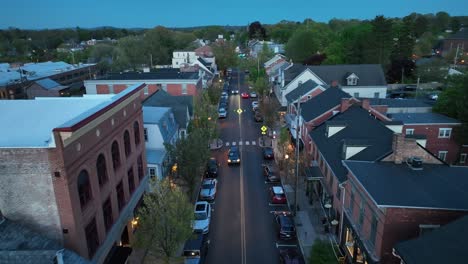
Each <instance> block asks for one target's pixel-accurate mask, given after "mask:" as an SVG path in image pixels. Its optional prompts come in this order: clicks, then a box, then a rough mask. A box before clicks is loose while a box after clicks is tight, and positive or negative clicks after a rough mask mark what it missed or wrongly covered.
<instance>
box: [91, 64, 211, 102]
mask: <svg viewBox="0 0 468 264" xmlns="http://www.w3.org/2000/svg"><path fill="white" fill-rule="evenodd" d="M138 83H145V84H146V86H145V87H144V89H143V90H144V92H143V96H144V97H145V98H146V97H148V96H150V95H152V94H153V93H155V92H156V91H157V90H158V89H161V90H163V91H166V92H167V93H169V94H170V95H176V96H177V95H196V94H197V93H199V91H200V90H201V89H202V88H203V87H202V86H203V81H202V78H201V75H200V74H199V73H198V72H181V71H179V69H159V70H156V71H154V72H142V73H140V72H123V73H110V74H108V75H107V76H104V77H101V78H99V79H96V80H87V81H85V87H86V93H87V94H117V93H120V92H121V91H123V90H125V89H126V88H127V87H129V86H132V85H135V84H138Z"/></svg>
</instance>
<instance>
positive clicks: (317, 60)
mask: <svg viewBox="0 0 468 264" xmlns="http://www.w3.org/2000/svg"><path fill="white" fill-rule="evenodd" d="M326 59H327V54H320V53H317V54H314V55H312V56H310V57H309V58H306V59H305V60H304V62H303V63H304V65H320V64H322V62H323V61H324V60H326Z"/></svg>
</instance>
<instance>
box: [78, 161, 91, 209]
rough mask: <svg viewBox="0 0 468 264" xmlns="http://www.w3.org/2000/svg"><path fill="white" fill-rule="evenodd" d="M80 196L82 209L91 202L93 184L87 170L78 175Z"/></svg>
mask: <svg viewBox="0 0 468 264" xmlns="http://www.w3.org/2000/svg"><path fill="white" fill-rule="evenodd" d="M78 195H79V197H80V204H81V208H84V207H85V206H86V205H87V204H88V202H89V201H91V198H92V196H91V184H90V183H89V175H88V172H87V171H86V170H82V171H81V172H80V174H79V175H78Z"/></svg>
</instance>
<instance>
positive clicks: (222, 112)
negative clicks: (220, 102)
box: [218, 107, 227, 118]
mask: <svg viewBox="0 0 468 264" xmlns="http://www.w3.org/2000/svg"><path fill="white" fill-rule="evenodd" d="M226 117H227V111H226V109H224V108H222V107H221V108H219V109H218V118H226Z"/></svg>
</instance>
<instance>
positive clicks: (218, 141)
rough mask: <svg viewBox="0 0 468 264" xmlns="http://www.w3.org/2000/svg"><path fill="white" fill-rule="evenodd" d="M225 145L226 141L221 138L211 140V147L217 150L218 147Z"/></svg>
mask: <svg viewBox="0 0 468 264" xmlns="http://www.w3.org/2000/svg"><path fill="white" fill-rule="evenodd" d="M223 145H224V142H223V141H222V140H221V139H219V138H217V139H214V140H212V141H211V142H210V149H211V150H217V149H220V148H222V147H223Z"/></svg>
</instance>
